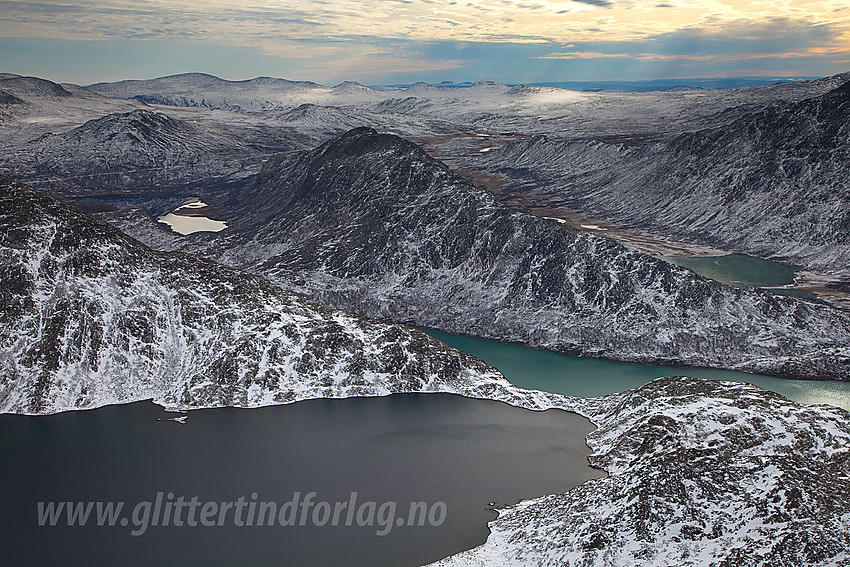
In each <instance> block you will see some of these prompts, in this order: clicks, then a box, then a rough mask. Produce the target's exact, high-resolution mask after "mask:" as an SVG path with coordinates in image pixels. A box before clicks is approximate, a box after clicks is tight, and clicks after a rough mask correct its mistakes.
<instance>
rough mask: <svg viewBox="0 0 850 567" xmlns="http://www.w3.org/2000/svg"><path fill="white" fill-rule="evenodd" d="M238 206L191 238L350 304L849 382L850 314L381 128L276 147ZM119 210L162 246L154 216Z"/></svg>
mask: <svg viewBox="0 0 850 567" xmlns="http://www.w3.org/2000/svg"><path fill="white" fill-rule="evenodd" d="M230 210H231V213H232V215H231V216H230V217H229V218H228V219H227V220H228V223H229V224H228V229H227V230H225V231H222V232H220V233H214V234H213V233H197V234H194V235H191V237H190V238H187V239H185V240H184V244H183V246H184V249H185V250H188V251H192V252H196V253H200V254H203V255H205V256H207V257H210V258H212V259H214V260H216V261H218V262H221V263H224V264H228V265H233V266H235V267H238V268H242V269H247V270H249V271H253V272H255V273H258V274H261V275H263V276H265V277H268V278H269V279H270V280H271V281H273V282H274V283H276V284H278V285H280V286H282V287H285V288H287V289H290V290H292V291H297V292H299V293H304V294H305V295H308V296H310V297H312V298H313V299H315V300H317V301H319V302H321V303H323V304H326V305H330V306H332V307H335V308H337V309H343V310H345V311H351V312H355V313H359V314H361V315H363V316H367V317H373V318H377V319H382V320H390V321H394V322H401V323H412V324H415V325H419V326H427V327H434V328H438V329H441V330H444V331H447V332H456V333H463V334H467V335H475V336H479V337H484V338H490V339H495V340H502V341H510V342H519V343H523V344H526V345H530V346H534V347H540V348H546V349H549V350H553V351H557V352H565V353H581V354H584V355H587V356H595V357H601V358H609V359H614V360H624V361H634V362H651V363H675V364H684V365H690V366H707V367H718V368H729V369H735V370H746V371H752V372H759V373H770V374H774V375H779V376H787V377H803V378H824V379H839V380H847V379H848V378H850V313H847V312H844V311H840V310H837V309H834V308H831V307H828V306H823V305H817V304H812V303H807V302H804V301H800V300H797V299H793V298H787V297H777V296H774V295H772V294H770V293H767V292H764V291H759V290H743V289H735V288H730V287H727V286H724V285H722V284H719V283H717V282H713V281H710V280H706V279H704V278H702V277H700V276H698V275H696V274H695V273H693V272H691V271H689V270H687V269H684V268H679V267H676V266H673V265H671V264H668V263H666V262H663V261H660V260H657V259H655V258H651V257H649V256H644V255H641V254H636V253H632V252H629V251H627V250H626V249H625V248H624V247H623V246H621V245H619V244H617V243H615V242H614V241H611V240H608V239H605V238H600V237H597V236H594V235H591V234H588V233H586V232H579V231H576V230H573V229H571V228H569V227H567V226H565V225H563V224H561V223H559V222H557V221H555V220H552V219H545V218H540V217H536V216H532V215H526V214H521V213H517V212H515V211H512V210H510V209H508V208H506V207H504V206H501V205H499V204H497V203H496V202H495V201H494V199H493V198H492V196H491V195H489V194H488V193H486V192H484V191H480V190H478V189H476V188H475V187H473V186H472V185H471V184H469V183H468V182H466V181H464V180H463V179H462V178H460V177H459V176H457V175H456V174H455V173H453V172H452V171H451V170H449V169H448V168H447V167H446V166H445V165H443V164H442V163H440V162H438V161H437V160H435V159H433V158H431V157H430V156H429V155H427V154H426V153H425V152H424V151H422V150H421V149H420V148H419V147H417V146H416V145H414V144H412V143H410V142H408V141H405V140H403V139H401V138H398V137H396V136H391V135H382V134H377V133H376V132H375V131H374V130H370V129H365V128H361V129H356V130H352V131H351V132H349V133H347V134H345V135H344V136H342V137H340V138H338V139H336V140H334V141H332V142H329V143H327V144H324V145H322V146H321V147H319V148H317V149H315V150H313V151H309V152H294V153H291V154H286V155H281V156H276V157H273V158H271V159H270V160H269V161H268V162H267V163H266V164H265V166H264V167H263V171H262V172H261V173H260V175H258V176H257V178H256V180H255V182H254V183H253V184H251V185H249V186H247V187H246V189H245V191H243V192H240V193H238V194H236V195H235V196H234V198H233V204H232V206H231V207H230ZM113 220H114V221H115V222H116V223H117V224H118V226H119V227H120V228H121V229H122V230H125V231H127V232H128V233H129V234H131V235H132V236H134V237H135V238H138V239H140V240H142V241H143V242H150V243H151V245H154V244H155V243H156V242H161V241H162V238H161V234H160V233H161V230H162V229H161V228H160V227H157V226H155V223H151V222H150V219H148V223H147V227H148V228H145V224H144V222H143V220H144V219H142V218H136V219H134V218H131V217H129V216H126V215H124V216H122V217H113Z"/></svg>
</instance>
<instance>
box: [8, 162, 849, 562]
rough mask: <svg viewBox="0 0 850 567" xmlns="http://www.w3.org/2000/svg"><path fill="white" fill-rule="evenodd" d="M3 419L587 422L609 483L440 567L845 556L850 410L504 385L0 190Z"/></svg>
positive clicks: (422, 346) (529, 508) (667, 390)
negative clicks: (442, 416) (328, 402)
mask: <svg viewBox="0 0 850 567" xmlns="http://www.w3.org/2000/svg"><path fill="white" fill-rule="evenodd" d="M0 263H1V264H0V265H2V268H3V269H2V270H0V307H1V308H2V309H0V411H3V412H16V413H50V412H55V411H61V410H66V409H75V408H84V407H95V406H98V405H103V404H107V403H120V402H127V401H135V400H140V399H146V398H153V399H154V400H155V401H156V402H157V403H160V404H163V405H165V406H168V407H172V408H183V409H188V408H194V407H213V406H247V407H250V406H259V405H265V404H279V403H286V402H291V401H296V400H299V399H307V398H312V397H319V396H322V397H346V396H363V395H385V394H389V393H393V392H414V391H422V392H433V391H442V392H454V393H458V394H462V395H465V396H470V397H482V398H489V399H496V400H502V401H504V402H507V403H510V404H512V405H516V406H519V407H524V408H528V409H534V410H543V409H548V408H559V409H565V410H572V411H577V412H579V413H581V414H583V415H585V416H587V417H589V418H590V419H591V420H593V421H594V423H595V424H596V425H597V426H598V427H599V429H598V430H597V431H595V432H594V433H592V434H591V435H590V437H589V438H588V443H589V445H590V447H591V448H592V449H593V452H594V453H593V456H592V457H591V459H592V463H593V464H594V465H596V466H599V467H602V468H604V469H605V470H606V471H608V472H609V474H610V476H609V477H607V478H603V479H598V480H593V481H590V482H588V483H585V484H583V485H581V486H580V487H578V488H576V489H574V490H572V491H570V492H568V493H566V494H562V495H552V496H545V497H542V498H539V499H536V500H532V501H527V502H523V503H521V504H519V505H517V506H515V507H513V508H510V509H507V510H502V511H501V513H500V517H499V519H498V520H496V521H495V522H493V523H492V524H491V530H492V535H491V536H490V537H489V539H488V541H487V543H486V544H485V545H484V546H482V547H479V548H476V549H474V550H471V551H469V552H465V553H462V554H460V555H458V556H455V557H453V558H448V559H447V560H445V561H444V562H442V563H441V564H442V565H501V564H517V563H521V564H523V565H563V564H566V563H567V562H572V564H579V565H619V564H638V563H640V564H676V565H702V564H706V563H711V562H714V563H717V564H720V565H740V564H747V565H765V566H767V565H770V566H775V565H779V566H784V565H788V566H791V565H799V564H812V565H834V564H840V562H841V561H847V560H848V557H847V549H848V545H850V541H848V534H850V518H848V515H847V513H846V510H847V507H848V505H850V501H848V494H850V458H848V456H850V452H848V449H847V447H848V445H850V415H848V414H847V412H845V411H843V410H840V409H836V408H829V407H824V406H821V407H817V406H800V405H798V404H795V403H792V402H789V401H788V400H785V399H784V398H781V397H779V396H777V395H775V394H771V393H767V392H764V391H761V390H759V389H757V388H755V387H753V386H748V385H744V384H736V383H719V382H711V381H704V380H698V379H692V378H686V377H677V378H664V379H659V380H656V381H654V382H652V383H650V384H648V385H646V386H644V387H642V388H639V389H637V390H633V391H630V392H625V393H622V394H614V395H611V396H607V397H604V398H597V399H576V398H570V397H566V396H561V395H557V394H547V393H543V392H535V391H527V390H521V389H519V388H516V387H514V386H512V385H510V384H509V383H507V381H505V380H504V378H502V377H501V375H500V374H499V373H498V372H496V371H495V370H494V369H492V368H490V367H488V366H486V365H485V364H483V363H481V362H480V361H477V360H476V359H473V358H472V357H469V356H468V355H464V354H463V353H460V352H458V351H455V350H453V349H450V348H448V347H446V346H445V345H443V344H442V343H439V342H438V341H436V340H434V339H432V338H430V337H428V336H427V335H425V334H424V333H420V332H418V331H416V330H413V329H409V328H406V327H400V326H397V325H389V324H383V323H377V322H373V321H368V320H364V319H361V318H359V317H356V316H352V315H346V314H342V313H340V312H335V311H331V310H328V309H326V308H323V307H320V306H318V305H316V304H315V303H312V302H310V301H308V300H306V299H304V298H302V297H300V296H297V295H294V294H291V293H288V292H285V291H282V290H281V289H279V288H277V287H274V286H272V285H270V284H269V283H268V282H266V281H265V280H263V279H261V278H259V277H256V276H251V275H249V274H246V273H244V272H239V271H237V270H233V269H228V268H224V267H222V266H219V265H216V264H212V263H209V262H206V261H203V260H198V259H195V258H192V257H190V256H186V255H184V254H180V253H172V254H166V253H157V252H153V251H151V250H150V249H148V248H146V247H144V246H143V245H141V244H139V243H138V242H136V241H134V240H132V239H130V238H128V237H126V236H125V235H123V234H121V233H120V232H118V231H117V230H116V229H115V228H113V227H111V226H110V225H107V224H105V223H102V222H99V221H97V220H96V219H94V218H92V217H91V216H89V215H87V214H85V213H83V212H81V211H80V210H78V209H76V208H74V207H71V206H68V205H65V204H63V203H60V202H58V201H56V200H54V199H52V198H50V197H48V196H47V195H45V194H43V193H40V192H38V191H35V190H33V189H30V188H28V187H26V186H23V185H21V184H17V183H13V182H11V181H10V180H7V179H2V180H0Z"/></svg>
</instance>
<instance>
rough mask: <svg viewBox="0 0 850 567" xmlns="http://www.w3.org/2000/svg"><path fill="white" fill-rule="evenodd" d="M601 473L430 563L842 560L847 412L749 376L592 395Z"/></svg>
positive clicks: (782, 565) (774, 564)
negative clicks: (480, 541) (768, 387)
mask: <svg viewBox="0 0 850 567" xmlns="http://www.w3.org/2000/svg"><path fill="white" fill-rule="evenodd" d="M580 411H581V413H583V414H585V415H586V416H587V417H589V418H590V419H591V420H592V421H594V422H595V423H596V424H597V425H598V426H599V429H597V430H596V431H594V432H593V433H591V434H590V435H589V436H588V444H589V445H590V446H591V448H592V449H593V451H594V453H593V456H592V457H591V461H592V462H593V463H594V464H595V465H597V466H600V467H602V468H604V469H605V470H606V471H608V473H609V475H610V476H608V477H607V478H602V479H596V480H591V481H588V482H586V483H584V484H582V485H581V486H579V487H577V488H575V489H573V490H571V491H569V492H567V493H566V494H556V495H551V496H545V497H543V498H538V499H536V500H531V501H526V502H522V503H520V504H518V505H517V506H515V507H512V508H508V509H506V510H503V511H501V513H500V516H499V518H498V519H497V520H496V521H494V522H492V523H491V524H490V530H491V535H490V537H489V538H488V540H487V543H486V544H484V545H483V546H481V547H478V548H476V549H473V550H470V551H467V552H464V553H461V554H459V555H456V556H454V557H450V558H448V559H445V560H443V561H440V562H438V563H436V564H434V565H435V566H437V565H439V566H440V567H449V566H451V567H461V566H481V565H516V564H522V565H530V566H543V565H588V566H589V565H681V566H697V565H700V566H701V565H717V566H729V567H732V566H737V565H754V566H765V567H797V566H799V565H823V566H826V565H843V564H845V563H846V561H847V560H848V556H847V550H848V549H850V519H848V514H847V508H848V505H850V498H849V497H848V495H850V450H848V447H850V414H848V413H847V412H846V411H844V410H840V409H837V408H828V407H826V406H801V405H799V404H796V403H793V402H789V401H788V400H786V399H784V398H782V397H781V396H778V395H776V394H772V393H770V392H764V391H762V390H759V389H758V388H755V387H754V386H750V385H746V384H733V383H728V382H714V381H708V380H696V379H693V378H684V377H676V378H660V379H658V380H655V381H654V382H651V383H650V384H647V385H646V386H643V387H641V388H638V389H637V390H632V391H629V392H624V393H622V394H614V395H611V396H607V397H604V398H598V399H595V400H589V403H588V405H587V406H586V407H585V408H583V409H581V410H580Z"/></svg>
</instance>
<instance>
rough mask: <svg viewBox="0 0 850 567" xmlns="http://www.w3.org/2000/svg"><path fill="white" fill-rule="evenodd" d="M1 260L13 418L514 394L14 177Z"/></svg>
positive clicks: (6, 195)
mask: <svg viewBox="0 0 850 567" xmlns="http://www.w3.org/2000/svg"><path fill="white" fill-rule="evenodd" d="M0 266H2V269H0V411H2V412H12V413H52V412H56V411H62V410H68V409H78V408H88V407H97V406H100V405H104V404H110V403H122V402H130V401H136V400H142V399H149V398H153V399H154V400H155V401H156V402H157V403H160V404H163V405H165V406H168V407H177V408H192V407H212V406H248V407H250V406H258V405H267V404H278V403H286V402H291V401H296V400H300V399H306V398H315V397H346V396H363V395H385V394H389V393H392V392H412V391H451V392H458V393H462V394H465V395H469V396H474V397H487V396H489V395H498V393H499V392H508V390H510V389H511V386H510V385H509V384H508V383H507V381H506V380H505V379H504V378H502V377H501V375H500V374H498V373H497V372H496V371H495V370H493V369H492V368H490V367H488V366H486V365H485V364H484V363H482V362H480V361H478V360H477V359H474V358H472V357H471V356H468V355H465V354H463V353H461V352H458V351H456V350H454V349H451V348H449V347H447V346H445V345H444V344H442V343H440V342H439V341H437V340H435V339H433V338H431V337H429V336H428V335H426V334H424V333H422V332H420V331H417V330H414V329H410V328H407V327H401V326H397V325H388V324H382V323H377V322H373V321H368V320H365V319H361V318H359V317H356V316H352V315H347V314H343V313H340V312H336V311H332V310H329V309H326V308H324V307H322V306H319V305H317V304H315V303H313V302H311V301H309V300H307V299H305V298H303V297H300V296H297V295H294V294H292V293H289V292H285V291H283V290H281V289H279V288H277V287H275V286H273V285H271V284H269V283H268V282H267V281H265V280H263V279H262V278H259V277H256V276H251V275H249V274H246V273H244V272H239V271H237V270H233V269H229V268H225V267H223V266H219V265H217V264H213V263H210V262H206V261H202V260H198V259H195V258H192V257H189V256H186V255H184V254H180V253H174V254H166V253H157V252H153V251H151V250H150V249H148V248H147V247H145V246H143V245H141V244H140V243H138V242H137V241H135V240H133V239H131V238H128V237H127V236H125V235H123V234H122V233H120V232H119V231H118V230H116V229H115V228H114V227H112V226H111V225H108V224H106V223H104V222H102V221H98V220H96V219H94V218H93V217H91V216H89V215H87V214H85V213H83V212H82V211H80V210H79V209H76V208H75V207H72V206H69V205H66V204H64V203H60V202H59V201H56V200H54V199H53V198H51V197H48V196H47V195H45V194H43V193H40V192H38V191H35V190H33V189H31V188H28V187H26V186H24V185H22V184H18V183H14V182H12V181H10V180H8V179H5V178H0ZM504 395H505V396H507V399H512V398H516V397H517V396H516V395H514V394H510V393H509V392H508V393H505V394H504Z"/></svg>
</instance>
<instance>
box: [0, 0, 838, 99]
mask: <svg viewBox="0 0 850 567" xmlns="http://www.w3.org/2000/svg"><path fill="white" fill-rule="evenodd" d="M845 71H850V0H815V1H806V0H764V1H755V2H743V1H737V0H735V1H720V0H695V1H684V0H651V1H647V0H551V1H550V0H486V1H482V2H467V1H463V0H313V1H305V0H266V1H260V0H227V1H223V0H202V1H198V0H194V1H192V2H186V1H184V0H111V1H109V2H105V1H102V0H81V1H76V2H46V1H45V2H17V1H10V0H0V72H11V73H18V74H23V75H34V76H39V77H43V78H47V79H51V80H54V81H60V82H73V83H77V84H89V83H93V82H98V81H112V80H119V79H129V78H132V79H144V78H153V77H159V76H164V75H170V74H176V73H183V72H204V73H210V74H213V75H217V76H219V77H222V78H226V79H233V80H238V79H247V78H252V77H256V76H273V77H284V78H288V79H294V80H311V81H316V82H319V83H323V84H328V85H332V84H337V83H339V82H342V81H344V80H353V81H359V82H361V83H364V84H402V83H413V82H416V81H427V82H432V83H437V82H440V81H456V82H463V81H478V80H492V81H498V82H501V83H507V84H516V83H540V82H562V81H603V80H643V79H666V78H692V77H751V76H769V77H819V76H827V75H833V74H836V73H841V72H845Z"/></svg>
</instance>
